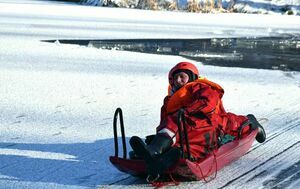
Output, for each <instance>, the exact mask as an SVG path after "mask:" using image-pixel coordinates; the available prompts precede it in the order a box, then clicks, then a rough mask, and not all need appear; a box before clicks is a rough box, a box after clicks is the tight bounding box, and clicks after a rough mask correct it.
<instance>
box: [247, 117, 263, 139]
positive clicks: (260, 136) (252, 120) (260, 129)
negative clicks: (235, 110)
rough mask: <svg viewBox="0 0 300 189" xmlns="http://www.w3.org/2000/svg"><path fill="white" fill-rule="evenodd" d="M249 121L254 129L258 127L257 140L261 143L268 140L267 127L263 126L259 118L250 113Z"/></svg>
mask: <svg viewBox="0 0 300 189" xmlns="http://www.w3.org/2000/svg"><path fill="white" fill-rule="evenodd" d="M247 117H248V119H249V121H250V125H251V127H252V129H256V128H258V132H257V135H256V137H255V139H256V141H257V142H259V143H263V142H264V141H265V140H266V132H265V129H264V128H263V126H262V125H261V124H260V123H259V122H258V121H257V119H256V118H255V116H254V115H252V114H249V115H247Z"/></svg>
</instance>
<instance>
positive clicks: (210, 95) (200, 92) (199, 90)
mask: <svg viewBox="0 0 300 189" xmlns="http://www.w3.org/2000/svg"><path fill="white" fill-rule="evenodd" d="M191 90H192V91H191V92H192V94H193V100H192V102H191V103H190V105H188V106H187V107H186V108H185V110H186V112H187V113H188V114H199V113H202V114H205V115H208V114H210V113H213V112H214V111H215V109H216V107H217V105H218V102H219V100H220V94H219V93H218V92H217V91H216V90H214V89H212V88H211V87H210V86H208V85H201V84H197V85H194V86H193V87H192V88H191Z"/></svg>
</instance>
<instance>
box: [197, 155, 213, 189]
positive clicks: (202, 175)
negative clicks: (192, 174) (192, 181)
mask: <svg viewBox="0 0 300 189" xmlns="http://www.w3.org/2000/svg"><path fill="white" fill-rule="evenodd" d="M212 153H213V156H214V162H215V165H216V166H215V167H216V170H215V175H214V176H213V177H212V179H210V180H207V179H206V178H207V177H208V174H209V173H210V172H211V170H212V167H213V166H211V167H210V170H209V171H208V172H207V175H205V176H204V174H203V171H202V169H201V167H200V165H199V164H198V163H197V164H196V165H197V167H198V169H199V171H200V173H201V177H202V178H203V180H204V181H205V182H206V183H208V182H210V181H212V180H213V179H215V178H216V177H217V172H218V163H217V157H216V154H215V152H214V151H212Z"/></svg>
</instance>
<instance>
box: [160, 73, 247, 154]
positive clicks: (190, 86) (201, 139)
mask: <svg viewBox="0 0 300 189" xmlns="http://www.w3.org/2000/svg"><path fill="white" fill-rule="evenodd" d="M223 94H224V90H223V88H222V87H221V86H220V85H218V84H216V83H214V82H211V81H209V80H207V79H205V78H199V79H196V80H195V81H193V82H190V83H187V84H186V85H184V86H183V87H181V88H180V89H179V90H177V91H176V92H175V93H174V94H172V95H171V86H170V87H169V95H168V96H166V97H165V99H164V104H163V106H162V108H161V121H160V125H159V126H158V127H157V133H160V132H161V131H164V132H165V131H167V133H168V132H169V133H170V132H171V133H173V141H175V143H174V144H173V145H174V146H179V135H178V134H177V131H178V126H177V116H178V110H179V109H181V108H184V109H185V118H186V126H187V132H188V137H189V144H190V152H191V155H192V157H194V158H203V157H205V156H206V155H208V153H210V151H212V150H213V149H215V148H216V147H217V137H218V136H219V135H220V134H221V133H223V134H224V133H226V134H230V135H233V136H237V134H238V133H237V130H238V128H239V126H240V125H241V124H242V123H243V122H245V121H247V120H248V118H247V117H246V116H240V115H235V114H233V113H229V112H226V111H225V110H224V107H223V104H222V100H221V99H222V96H223ZM244 132H247V129H245V131H244ZM169 136H172V134H171V135H170V134H169ZM174 137H176V138H174ZM174 139H176V140H174Z"/></svg>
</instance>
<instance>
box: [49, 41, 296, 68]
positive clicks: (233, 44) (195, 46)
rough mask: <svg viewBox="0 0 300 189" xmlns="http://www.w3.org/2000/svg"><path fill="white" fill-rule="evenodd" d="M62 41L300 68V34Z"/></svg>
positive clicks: (215, 62) (204, 60)
mask: <svg viewBox="0 0 300 189" xmlns="http://www.w3.org/2000/svg"><path fill="white" fill-rule="evenodd" d="M55 41H57V40H48V41H46V42H55ZM58 41H59V42H60V43H67V44H78V45H85V46H93V47H96V48H101V49H115V50H122V51H134V52H143V53H152V54H165V55H179V56H182V57H185V58H188V59H192V60H196V61H200V62H202V63H203V64H207V65H216V66H227V67H245V68H260V69H275V70H276V69H278V70H283V71H300V36H285V37H264V38H213V39H126V40H125V39H124V40H58Z"/></svg>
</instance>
